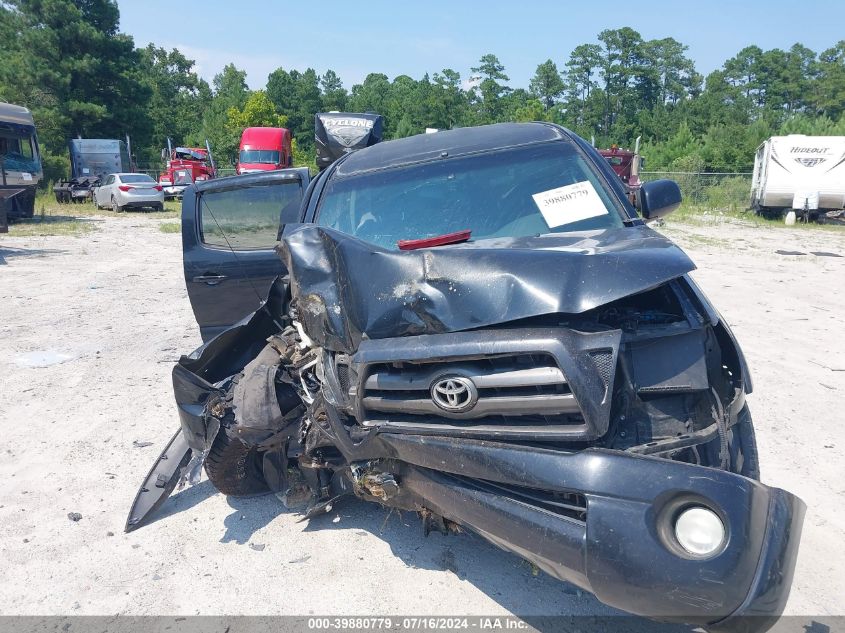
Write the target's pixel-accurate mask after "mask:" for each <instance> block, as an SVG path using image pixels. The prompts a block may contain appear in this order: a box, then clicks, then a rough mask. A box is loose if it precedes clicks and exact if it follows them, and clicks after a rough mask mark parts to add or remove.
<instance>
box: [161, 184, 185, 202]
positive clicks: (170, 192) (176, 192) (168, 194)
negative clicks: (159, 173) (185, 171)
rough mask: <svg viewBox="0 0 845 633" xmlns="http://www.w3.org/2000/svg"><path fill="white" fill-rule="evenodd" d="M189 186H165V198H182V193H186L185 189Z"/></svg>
mask: <svg viewBox="0 0 845 633" xmlns="http://www.w3.org/2000/svg"><path fill="white" fill-rule="evenodd" d="M187 188H188V185H171V186H165V187H164V197H165V199H168V200H169V199H172V198H181V197H182V195H183V194H184V193H185V189H187Z"/></svg>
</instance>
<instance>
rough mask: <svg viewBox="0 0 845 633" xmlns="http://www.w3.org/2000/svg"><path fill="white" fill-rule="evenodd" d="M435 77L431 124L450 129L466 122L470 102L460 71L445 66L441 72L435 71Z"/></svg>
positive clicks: (432, 93) (432, 92)
mask: <svg viewBox="0 0 845 633" xmlns="http://www.w3.org/2000/svg"><path fill="white" fill-rule="evenodd" d="M433 79H434V81H433V86H432V91H431V106H430V114H431V121H430V125H431V126H433V127H436V128H443V129H446V130H448V129H451V128H453V127H455V126H456V125H462V124H464V122H465V121H466V117H467V109H468V106H469V102H468V100H467V95H466V93H465V92H464V90H463V88H462V87H461V75H460V73H458V72H456V71H454V70H452V69H451V68H444V69H443V70H442V71H441V72H440V73H434V77H433Z"/></svg>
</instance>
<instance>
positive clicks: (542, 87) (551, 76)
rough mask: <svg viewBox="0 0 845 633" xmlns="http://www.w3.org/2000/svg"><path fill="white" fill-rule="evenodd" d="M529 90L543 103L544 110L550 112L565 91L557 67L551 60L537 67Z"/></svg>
mask: <svg viewBox="0 0 845 633" xmlns="http://www.w3.org/2000/svg"><path fill="white" fill-rule="evenodd" d="M529 88H530V89H531V93H532V94H533V95H535V96H536V97H537V98H538V99H540V101H542V102H543V106H544V107H545V109H546V110H551V109H552V107H553V106H554V105H555V102H556V101H557V100H558V99H559V98H560V96H561V95H562V94H563V92H564V90H566V86H565V85H564V83H563V79H562V78H561V76H560V72H559V71H558V69H557V65H556V64H555V63H554V62H553V61H552V60H551V59H547V60H546V61H544V62H543V63H542V64H540V65H539V66H537V70H536V71H535V72H534V76H533V77H532V78H531V82H530V84H529Z"/></svg>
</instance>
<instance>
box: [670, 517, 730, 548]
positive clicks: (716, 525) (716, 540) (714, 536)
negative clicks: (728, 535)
mask: <svg viewBox="0 0 845 633" xmlns="http://www.w3.org/2000/svg"><path fill="white" fill-rule="evenodd" d="M675 537H676V538H677V539H678V543H680V545H681V547H683V548H684V549H685V550H686V551H688V552H689V553H690V554H695V555H696V556H707V555H709V554H713V553H714V552H716V550H718V549H719V548H720V547H721V546H722V543H724V541H725V525H724V524H723V523H722V520H721V519H720V518H719V516H718V515H717V514H716V513H715V512H713V511H712V510H709V509H708V508H704V507H702V506H693V507H691V508H687V509H686V510H684V511H683V512H681V513H680V514H679V515H678V518H677V520H676V521H675Z"/></svg>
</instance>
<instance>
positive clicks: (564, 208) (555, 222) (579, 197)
mask: <svg viewBox="0 0 845 633" xmlns="http://www.w3.org/2000/svg"><path fill="white" fill-rule="evenodd" d="M531 197H532V198H534V204H536V205H537V208H538V209H540V213H542V214H543V219H545V220H546V224H548V225H549V228H550V229H553V228H555V227H557V226H563V225H564V224H571V223H572V222H578V221H579V220H586V219H587V218H595V217H597V216H600V215H607V213H608V211H607V207H606V206H604V202H602V199H601V198H600V197H599V194H598V193H597V192H596V189H595V187H593V183H591V182H590V181H589V180H585V181H583V182H576V183H575V184H572V185H566V186H564V187H558V188H557V189H549V190H548V191H541V192H540V193H535V194H534V195H533V196H531Z"/></svg>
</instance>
